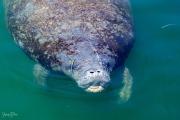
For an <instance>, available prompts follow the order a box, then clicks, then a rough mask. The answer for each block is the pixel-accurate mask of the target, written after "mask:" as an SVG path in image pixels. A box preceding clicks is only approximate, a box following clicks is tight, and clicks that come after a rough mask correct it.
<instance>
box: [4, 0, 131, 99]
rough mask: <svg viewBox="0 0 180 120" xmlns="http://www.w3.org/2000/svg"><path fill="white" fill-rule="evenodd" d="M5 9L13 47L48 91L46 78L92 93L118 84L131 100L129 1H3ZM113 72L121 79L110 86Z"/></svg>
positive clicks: (122, 92) (121, 94)
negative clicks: (127, 63) (70, 82)
mask: <svg viewBox="0 0 180 120" xmlns="http://www.w3.org/2000/svg"><path fill="white" fill-rule="evenodd" d="M5 7H6V16H7V23H8V28H9V30H10V32H11V34H12V35H13V37H14V39H15V42H16V43H17V45H18V46H19V47H20V48H21V49H22V50H23V51H24V52H25V53H26V54H27V55H28V56H29V57H30V58H31V59H32V60H34V61H36V62H37V65H35V66H34V72H33V73H34V75H35V77H36V79H37V83H38V84H39V85H41V86H43V87H48V84H47V83H48V82H47V81H48V77H50V76H52V74H55V75H59V79H61V77H62V73H63V74H64V75H66V76H68V77H70V78H72V79H73V80H75V82H76V83H77V85H78V86H79V87H80V88H82V89H84V90H86V91H87V92H92V93H98V92H102V91H104V90H106V89H107V88H108V87H112V85H113V84H121V82H122V83H123V88H122V90H121V91H120V93H119V94H120V96H121V97H126V98H124V99H128V98H129V96H130V95H126V94H127V93H130V92H127V91H130V89H131V86H132V76H131V75H130V72H129V70H128V68H127V67H125V66H124V61H125V60H126V58H127V56H128V54H129V52H130V50H131V48H132V46H133V36H134V35H133V27H132V16H131V11H130V5H129V2H128V1H127V0H125V1H124V0H119V1H108V0H104V1H88V0H87V1H84V0H78V1H74V0H69V1H66V0H62V1H58V0H53V1H33V0H29V1H27V0H15V1H10V0H9V1H8V0H7V1H5ZM117 69H121V70H122V71H123V72H122V74H121V75H120V76H122V79H120V78H119V83H118V82H116V83H114V80H112V78H111V75H112V73H113V72H114V71H115V70H117ZM119 74H120V72H119Z"/></svg>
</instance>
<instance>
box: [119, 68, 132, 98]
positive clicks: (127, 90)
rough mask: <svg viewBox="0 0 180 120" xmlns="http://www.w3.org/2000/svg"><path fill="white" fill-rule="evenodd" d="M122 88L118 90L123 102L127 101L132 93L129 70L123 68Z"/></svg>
mask: <svg viewBox="0 0 180 120" xmlns="http://www.w3.org/2000/svg"><path fill="white" fill-rule="evenodd" d="M122 83H123V87H122V89H121V90H120V93H119V95H120V98H121V99H122V100H123V101H127V100H128V99H129V98H130V97H131V93H132V85H133V77H132V75H131V74H130V72H129V69H128V68H126V67H125V69H124V72H123V81H122Z"/></svg>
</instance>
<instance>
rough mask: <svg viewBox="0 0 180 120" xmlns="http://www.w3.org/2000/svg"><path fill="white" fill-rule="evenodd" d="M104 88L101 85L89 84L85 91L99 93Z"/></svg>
mask: <svg viewBox="0 0 180 120" xmlns="http://www.w3.org/2000/svg"><path fill="white" fill-rule="evenodd" d="M103 90H104V88H103V87H102V86H90V87H88V88H87V89H86V91H87V92H91V93H99V92H102V91H103Z"/></svg>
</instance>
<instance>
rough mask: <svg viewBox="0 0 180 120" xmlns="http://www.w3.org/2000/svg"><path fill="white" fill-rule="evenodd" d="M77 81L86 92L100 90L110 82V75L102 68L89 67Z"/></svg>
mask: <svg viewBox="0 0 180 120" xmlns="http://www.w3.org/2000/svg"><path fill="white" fill-rule="evenodd" d="M77 83H78V85H79V86H80V87H81V88H83V89H84V90H85V91H87V92H92V93H97V92H102V91H103V90H104V89H105V88H106V87H107V86H108V85H109V83H110V75H109V73H108V72H107V71H106V70H104V69H101V68H91V69H88V70H86V71H85V72H84V75H82V76H81V77H79V79H78V81H77Z"/></svg>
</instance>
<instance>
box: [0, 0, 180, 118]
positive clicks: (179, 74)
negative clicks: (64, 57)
mask: <svg viewBox="0 0 180 120" xmlns="http://www.w3.org/2000/svg"><path fill="white" fill-rule="evenodd" d="M131 4H132V11H133V16H134V24H135V36H136V43H135V46H134V48H133V49H132V51H131V54H130V56H129V58H128V59H127V61H126V66H127V67H128V68H129V69H130V71H131V73H132V75H133V77H134V86H133V94H132V96H131V98H130V99H129V101H128V102H126V103H120V102H118V98H117V96H114V95H111V94H106V95H97V96H92V95H86V94H79V93H78V92H77V93H76V89H78V88H76V87H75V88H73V89H68V87H73V85H72V84H68V87H66V88H62V91H61V92H53V91H50V90H44V89H41V88H39V87H38V86H36V85H35V84H34V82H33V80H34V77H33V74H32V69H33V66H34V64H35V63H34V62H33V61H31V60H30V59H29V58H28V57H27V56H26V55H24V53H23V52H22V51H21V50H20V49H19V48H18V47H17V46H16V45H15V44H14V42H13V38H12V37H11V35H10V34H9V32H8V30H7V29H6V25H5V22H4V15H3V6H2V1H1V2H0V18H1V19H0V119H2V120H7V119H15V120H16V119H17V120H36V119H40V120H99V119H101V120H123V119H124V120H152V119H153V120H179V119H180V115H179V114H180V87H179V86H180V70H179V69H180V1H179V0H158V1H157V0H149V1H147V0H146V1H145V0H132V1H131ZM54 81H55V83H61V84H62V85H67V83H66V82H65V81H63V80H62V82H59V81H57V80H54ZM74 86H75V85H74ZM10 112H15V114H16V115H14V116H13V117H12V118H10V117H8V116H4V113H10Z"/></svg>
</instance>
